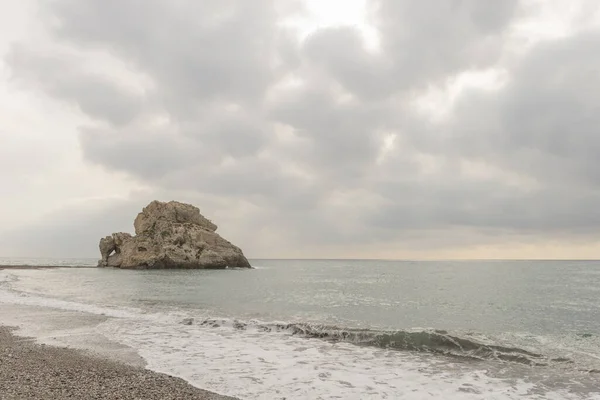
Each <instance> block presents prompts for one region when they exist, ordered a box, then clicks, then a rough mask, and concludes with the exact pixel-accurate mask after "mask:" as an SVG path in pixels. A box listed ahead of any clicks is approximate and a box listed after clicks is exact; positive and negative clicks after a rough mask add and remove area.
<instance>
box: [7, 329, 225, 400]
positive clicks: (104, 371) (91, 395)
mask: <svg viewBox="0 0 600 400" xmlns="http://www.w3.org/2000/svg"><path fill="white" fill-rule="evenodd" d="M0 399H1V400H15V399H19V400H21V399H27V400H36V399H40V400H41V399H43V400H52V399H60V400H62V399H90V400H91V399H119V400H129V399H136V400H146V399H147V400H153V399H157V400H158V399H160V400H169V399H173V400H175V399H177V400H185V399H200V400H235V399H233V398H231V397H226V396H221V395H217V394H214V393H211V392H207V391H204V390H201V389H198V388H195V387H193V386H191V385H190V384H188V383H187V382H185V381H184V380H182V379H179V378H174V377H172V376H169V375H165V374H160V373H156V372H152V371H149V370H146V369H143V368H139V367H133V366H130V365H127V364H121V363H119V362H116V361H112V360H108V359H103V358H100V357H98V356H94V355H88V354H86V353H83V352H81V351H78V350H73V349H67V348H59V347H53V346H45V345H40V344H36V343H34V342H33V341H32V340H31V339H28V338H21V337H18V336H14V335H12V334H11V329H10V328H7V327H0Z"/></svg>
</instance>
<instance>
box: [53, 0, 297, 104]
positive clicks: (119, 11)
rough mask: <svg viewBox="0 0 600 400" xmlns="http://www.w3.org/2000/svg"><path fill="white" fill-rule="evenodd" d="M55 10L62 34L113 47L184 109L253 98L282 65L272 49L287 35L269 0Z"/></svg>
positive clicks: (72, 1)
mask: <svg viewBox="0 0 600 400" xmlns="http://www.w3.org/2000/svg"><path fill="white" fill-rule="evenodd" d="M50 12H51V13H52V15H53V16H55V17H57V18H58V20H59V21H60V27H59V31H58V32H59V33H60V35H61V36H62V37H63V38H65V39H67V40H69V41H73V42H76V43H79V44H82V45H84V46H87V45H89V44H94V45H96V46H100V47H102V48H105V49H108V50H110V51H112V52H114V53H115V54H117V55H119V56H121V57H123V58H124V59H125V60H127V61H129V62H132V63H134V64H135V65H136V66H137V67H138V68H140V69H141V70H143V71H146V72H147V73H149V74H150V75H151V76H152V77H153V78H154V79H155V80H156V82H157V84H158V85H159V87H160V91H161V93H160V95H161V96H162V98H163V100H164V102H165V104H166V106H167V107H169V108H170V109H171V111H172V112H174V113H178V114H181V113H184V111H185V112H187V113H194V112H196V107H203V106H204V102H205V101H210V100H215V99H228V100H229V101H235V102H242V103H243V102H249V103H250V105H252V102H253V100H255V99H256V98H258V97H261V96H262V95H263V93H264V91H265V90H266V89H267V87H268V86H269V84H270V83H271V82H272V79H273V74H276V73H279V70H278V68H277V67H275V66H274V63H275V61H276V58H275V57H274V54H273V52H272V49H273V48H274V47H281V46H282V44H281V42H282V41H284V42H285V39H286V37H287V36H286V35H285V34H282V35H278V33H279V31H280V30H279V29H277V27H276V22H277V20H276V8H275V6H274V2H273V1H269V0H259V1H254V2H247V1H243V0H227V1H215V0H211V1H203V2H193V1H184V2H180V3H178V4H177V5H174V4H172V3H169V2H167V3H165V2H163V1H157V0H150V1H145V2H143V3H142V2H139V1H135V0H124V1H119V2H108V3H107V2H105V1H101V0H89V1H78V0H60V1H57V2H54V3H53V4H51V9H50ZM289 44H290V43H288V45H289ZM282 59H283V60H286V59H287V58H286V57H282Z"/></svg>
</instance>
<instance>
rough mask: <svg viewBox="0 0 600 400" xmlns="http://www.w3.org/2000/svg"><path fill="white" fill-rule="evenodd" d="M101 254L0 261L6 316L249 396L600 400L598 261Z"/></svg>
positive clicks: (2, 318) (35, 333)
mask: <svg viewBox="0 0 600 400" xmlns="http://www.w3.org/2000/svg"><path fill="white" fill-rule="evenodd" d="M96 263H97V260H95V259H84V260H73V259H65V260H43V259H0V264H4V265H14V264H27V265H55V266H58V268H52V269H6V270H0V324H4V325H12V326H17V327H19V330H18V331H17V332H16V333H17V334H19V335H24V336H31V337H34V338H36V339H37V340H38V341H39V342H41V343H48V344H58V345H61V346H67V347H75V348H83V349H87V350H93V351H96V352H101V353H102V352H104V353H106V355H107V356H113V357H116V358H121V359H128V360H129V361H130V362H132V363H136V362H137V363H139V364H140V365H145V366H146V368H148V369H151V370H154V371H158V372H163V373H167V374H170V375H173V376H177V377H181V378H183V379H185V380H186V381H188V382H189V383H191V384H192V385H194V386H197V387H200V388H203V389H207V390H210V391H214V392H217V393H221V394H225V395H230V396H235V397H238V398H240V399H242V400H244V399H250V400H251V399H269V400H271V399H275V400H276V399H286V400H291V399H448V400H454V399H465V400H466V399H486V400H487V399H498V400H501V399H502V400H504V399H550V400H552V399H557V400H558V399H600V261H376V260H251V263H252V265H253V266H254V267H255V269H252V270H235V269H234V270H139V271H132V270H119V269H107V268H93V266H95V265H96ZM74 266H79V267H78V268H75V267H74ZM81 267H87V268H81Z"/></svg>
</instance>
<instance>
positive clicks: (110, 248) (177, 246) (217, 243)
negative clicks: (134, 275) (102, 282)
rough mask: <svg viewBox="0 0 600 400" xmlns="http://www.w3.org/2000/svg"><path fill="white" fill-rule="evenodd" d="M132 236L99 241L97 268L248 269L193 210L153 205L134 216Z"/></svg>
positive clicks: (241, 257) (117, 235)
mask: <svg viewBox="0 0 600 400" xmlns="http://www.w3.org/2000/svg"><path fill="white" fill-rule="evenodd" d="M134 227H135V236H131V235H130V234H128V233H122V232H119V233H113V234H112V235H111V236H107V237H105V238H103V239H100V253H101V254H102V259H101V260H100V261H99V262H98V266H101V267H116V268H137V269H151V268H155V269H158V268H212V269H223V268H228V267H229V268H252V267H251V266H250V263H249V262H248V260H247V259H246V257H245V256H244V254H243V253H242V250H240V248H239V247H236V246H234V245H233V244H231V243H230V242H228V241H227V240H225V239H223V238H222V237H221V236H219V234H218V233H216V230H217V225H215V224H214V223H212V222H211V221H209V220H208V219H206V218H205V217H204V216H203V215H202V214H200V210H199V209H198V208H197V207H194V206H192V205H190V204H184V203H179V202H177V201H171V202H169V203H162V202H160V201H153V202H152V203H150V204H149V205H148V206H146V207H145V208H144V209H143V210H142V212H141V213H139V214H138V216H137V218H136V219H135V222H134Z"/></svg>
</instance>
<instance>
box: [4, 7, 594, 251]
mask: <svg viewBox="0 0 600 400" xmlns="http://www.w3.org/2000/svg"><path fill="white" fill-rule="evenodd" d="M598 49H600V3H598V1H597V0H589V1H587V0H553V1H543V0H520V1H519V0H503V1H481V0H442V1H440V0H435V1H434V0H430V1H413V0H351V1H350V0H311V1H309V0H253V1H248V0H204V1H202V2H199V1H195V0H176V1H166V0H144V1H141V0H19V1H11V0H0V194H1V196H0V256H38V257H39V256H49V257H96V255H97V253H98V250H97V246H98V240H99V238H100V237H102V236H105V235H107V234H110V233H112V232H115V231H128V232H131V231H132V230H133V219H134V217H135V215H136V214H137V212H139V211H140V210H141V208H142V207H143V206H145V205H146V204H147V203H148V202H149V201H151V200H153V199H159V200H164V201H166V200H180V201H184V202H191V203H193V204H195V205H197V206H198V207H199V208H200V209H201V211H202V213H203V214H204V215H205V216H207V217H208V218H210V219H212V220H214V221H215V222H216V223H217V224H218V225H219V232H220V233H221V234H222V235H223V236H225V237H226V238H227V239H229V240H231V241H232V242H234V243H235V244H237V245H239V246H240V247H242V249H243V250H244V251H245V253H246V254H247V255H248V256H249V257H292V258H297V257H299V258H321V257H326V258H410V259H414V258H428V259H430V258H434V259H436V258H598V257H600V51H598Z"/></svg>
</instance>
